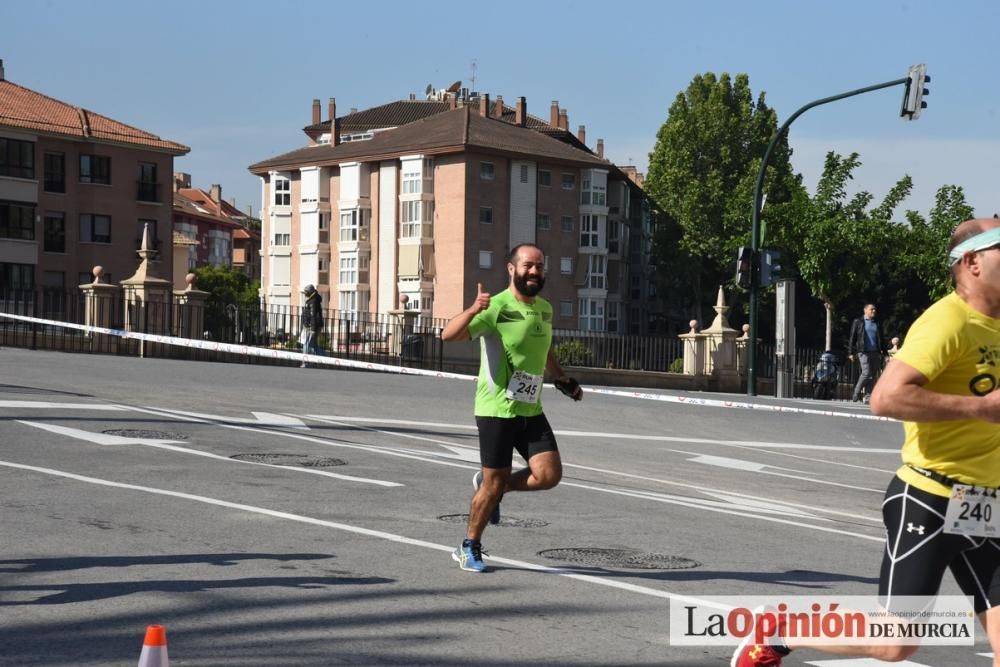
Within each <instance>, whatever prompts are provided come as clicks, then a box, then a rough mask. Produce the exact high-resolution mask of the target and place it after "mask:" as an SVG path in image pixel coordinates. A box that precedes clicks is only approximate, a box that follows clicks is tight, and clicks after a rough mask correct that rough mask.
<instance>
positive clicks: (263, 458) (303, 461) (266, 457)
mask: <svg viewBox="0 0 1000 667" xmlns="http://www.w3.org/2000/svg"><path fill="white" fill-rule="evenodd" d="M229 458H231V459H236V460H237V461H249V462H250V463H267V464H268V465H272V466H305V467H307V468H332V467H334V466H342V465H347V461H342V460H340V459H334V458H329V457H317V456H308V455H306V454H235V455H233V456H230V457H229Z"/></svg>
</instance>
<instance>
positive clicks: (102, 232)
mask: <svg viewBox="0 0 1000 667" xmlns="http://www.w3.org/2000/svg"><path fill="white" fill-rule="evenodd" d="M80 243H111V216H110V215H97V214H95V213H81V214H80Z"/></svg>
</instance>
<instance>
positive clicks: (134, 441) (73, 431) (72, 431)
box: [16, 419, 403, 487]
mask: <svg viewBox="0 0 1000 667" xmlns="http://www.w3.org/2000/svg"><path fill="white" fill-rule="evenodd" d="M16 421H17V422H18V423H19V424H25V425H26V426H34V427H35V428H40V429H42V430H43V431H50V432H52V433H58V434H59V435H64V436H67V437H69V438H76V439H78V440H84V441H86V442H92V443H94V444H98V445H103V446H109V445H110V446H122V445H143V446H146V447H156V448H157V449H166V450H169V451H173V452H179V453H181V454H193V455H195V456H204V457H205V458H210V459H216V460H218V461H225V462H227V463H244V464H250V465H259V466H265V467H268V468H277V469H279V470H287V471H290V472H300V473H306V474H309V475H321V476H323V477H333V478H335V479H343V480H346V481H349V482H362V483H365V484H375V485H377V486H386V487H394V486H403V485H402V484H400V483H399V482H386V481H383V480H381V479H370V478H368V477H355V476H353V475H342V474H340V473H335V472H329V471H327V470H316V469H315V468H302V467H296V466H279V465H273V464H270V463H261V462H258V461H242V460H240V459H231V458H229V457H228V456H220V455H218V454H212V453H210V452H203V451H200V450H197V449H191V448H189V447H177V446H176V445H178V444H184V443H183V441H180V440H154V439H150V438H123V437H121V436H117V435H108V434H106V433H91V432H90V431H82V430H80V429H77V428H70V427H68V426H56V425H55V424H41V423H38V422H29V421H22V420H20V419H18V420H16Z"/></svg>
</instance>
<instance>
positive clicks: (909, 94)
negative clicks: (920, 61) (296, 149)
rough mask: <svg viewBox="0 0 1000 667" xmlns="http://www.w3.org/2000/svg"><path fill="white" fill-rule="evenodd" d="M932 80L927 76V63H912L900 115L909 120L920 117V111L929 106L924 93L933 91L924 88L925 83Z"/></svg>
mask: <svg viewBox="0 0 1000 667" xmlns="http://www.w3.org/2000/svg"><path fill="white" fill-rule="evenodd" d="M930 80H931V78H930V77H929V76H927V65H912V66H911V67H910V72H909V74H908V79H907V81H906V87H905V89H904V90H903V108H902V109H900V110H899V115H900V116H902V117H903V118H905V119H907V120H916V119H917V118H919V117H920V111H921V110H922V109H926V108H927V102H924V95H929V94H930V92H931V91H929V90H927V89H926V88H924V84H926V83H928V82H929V81H930Z"/></svg>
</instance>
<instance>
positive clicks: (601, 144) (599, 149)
mask: <svg viewBox="0 0 1000 667" xmlns="http://www.w3.org/2000/svg"><path fill="white" fill-rule="evenodd" d="M597 157H599V158H601V159H602V160H603V159H604V139H598V140H597Z"/></svg>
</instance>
